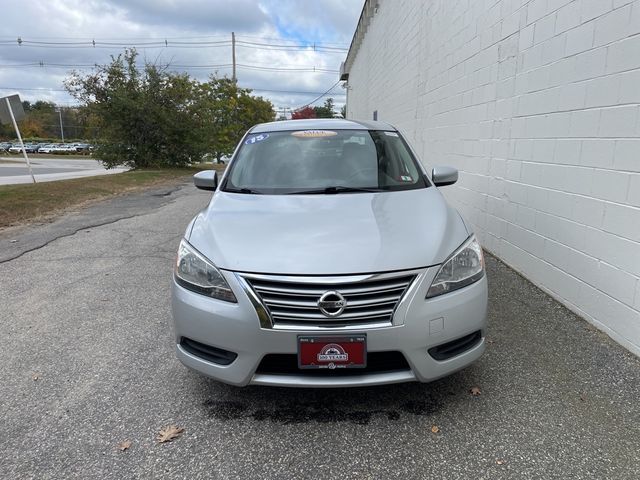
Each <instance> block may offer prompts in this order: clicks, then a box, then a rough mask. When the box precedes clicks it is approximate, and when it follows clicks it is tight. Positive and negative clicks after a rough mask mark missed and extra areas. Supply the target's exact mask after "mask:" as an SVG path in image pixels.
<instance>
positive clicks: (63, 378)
mask: <svg viewBox="0 0 640 480" xmlns="http://www.w3.org/2000/svg"><path fill="white" fill-rule="evenodd" d="M207 199H208V195H207V194H205V193H201V192H198V191H196V190H195V189H194V188H193V187H190V186H184V187H183V188H181V189H178V190H174V191H171V190H168V189H166V190H155V191H152V192H147V193H144V194H136V195H131V196H127V197H119V198H116V199H114V200H112V201H108V202H103V203H101V204H98V205H95V206H93V207H91V208H89V209H87V210H85V211H83V212H82V213H81V214H80V215H74V216H67V217H63V218H61V219H60V220H58V221H56V222H54V223H53V224H48V225H40V226H34V227H29V228H27V229H22V230H15V229H14V230H12V231H5V232H4V233H0V252H1V254H2V255H1V256H0V279H1V280H0V298H1V299H2V301H1V306H2V308H1V309H0V331H1V332H2V334H1V335H0V398H1V399H2V400H1V401H0V413H1V415H2V419H3V424H4V427H3V432H2V435H0V471H2V474H3V476H4V477H5V478H38V479H45V478H52V479H53V478H55V479H59V478H65V479H71V478H82V479H89V478H191V479H193V478H283V479H290V478H330V477H337V478H358V479H367V478H404V479H412V478H446V479H456V478H464V479H468V478H473V479H482V478H487V479H488V478H491V479H496V478H498V479H499V478H545V479H547V478H563V479H564V478H576V479H579V478H592V479H605V478H612V479H613V478H615V479H638V478H640V459H639V455H640V454H639V452H640V401H639V397H640V361H639V359H638V358H637V357H635V356H633V355H631V354H630V353H628V352H627V351H625V350H624V349H623V348H622V347H620V346H618V345H617V344H615V343H614V342H613V341H611V340H610V339H609V338H608V337H607V336H605V335H604V334H601V333H599V332H598V331H596V330H594V329H593V328H592V327H590V326H589V325H588V324H587V323H586V322H585V321H584V320H582V319H580V318H578V317H576V316H575V315H573V314H572V313H571V312H569V311H568V310H566V309H565V308H563V307H562V306H561V305H559V304H558V303H557V302H555V301H554V300H552V299H551V298H550V297H548V296H547V295H545V294H544V293H542V292H541V291H540V290H538V289H537V288H535V287H534V286H532V285H531V284H530V283H529V282H527V281H526V280H524V279H523V278H522V277H520V276H519V275H517V274H516V273H515V272H513V271H512V270H511V269H509V268H508V267H506V266H505V265H504V264H502V263H500V262H498V261H497V260H495V259H494V258H492V257H488V259H487V264H488V275H489V282H490V297H491V298H490V311H489V314H490V324H489V337H488V338H489V345H488V349H487V353H486V354H485V355H484V356H483V358H482V359H481V360H480V361H479V362H477V363H476V364H475V365H473V366H471V367H469V368H467V369H466V370H464V371H462V372H459V373H457V374H455V375H453V376H451V377H448V378H445V379H442V380H439V381H437V382H434V383H431V384H426V385H422V384H404V385H394V386H389V387H375V388H361V389H344V390H342V389H340V390H307V389H304V390H294V389H281V388H263V387H248V388H244V389H237V388H233V387H229V386H226V385H223V384H220V383H217V382H215V381H212V380H208V379H206V378H203V377H201V376H199V375H197V374H195V373H192V372H190V371H188V370H186V369H185V368H184V367H183V366H181V365H180V364H179V363H178V361H177V360H176V359H175V357H174V354H173V345H172V337H171V329H170V324H171V317H170V308H169V282H170V275H171V268H172V260H173V257H174V252H175V249H176V247H177V244H178V241H179V238H180V237H181V235H182V233H183V230H184V228H185V226H186V224H187V222H188V221H189V220H190V218H191V216H192V215H193V214H194V213H195V212H197V211H198V210H199V209H200V208H202V207H203V206H204V205H205V204H206V201H207ZM474 386H477V387H479V388H480V390H481V392H482V393H481V395H479V396H472V395H471V394H470V393H469V390H470V388H471V387H474ZM171 424H175V425H178V426H180V427H183V428H184V429H185V432H184V434H183V436H182V437H180V438H178V439H176V440H175V441H173V442H172V443H168V444H162V445H160V444H157V443H156V442H155V436H156V434H157V432H158V431H159V430H160V428H162V427H163V426H166V425H171ZM433 426H437V427H438V428H439V432H437V433H433V432H432V427H433ZM126 440H128V441H130V442H131V446H130V448H129V449H127V450H126V451H121V450H119V449H118V444H119V443H120V442H123V441H126Z"/></svg>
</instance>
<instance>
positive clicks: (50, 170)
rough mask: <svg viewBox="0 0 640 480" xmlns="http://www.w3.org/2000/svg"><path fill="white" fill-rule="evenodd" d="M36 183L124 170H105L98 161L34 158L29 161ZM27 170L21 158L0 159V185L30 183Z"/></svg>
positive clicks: (122, 170) (5, 157)
mask: <svg viewBox="0 0 640 480" xmlns="http://www.w3.org/2000/svg"><path fill="white" fill-rule="evenodd" d="M29 162H30V163H31V168H32V170H33V174H34V176H35V177H36V182H51V181H54V180H65V179H69V178H80V177H93V176H96V175H106V174H112V173H120V172H124V171H126V170H127V169H126V168H121V167H117V168H111V169H106V168H104V166H103V165H102V163H100V162H99V161H98V160H93V159H80V158H72V159H69V158H64V157H58V158H55V157H52V158H43V157H36V158H31V159H30V160H29ZM31 182H32V179H31V175H30V174H29V168H28V167H27V164H26V162H25V161H24V158H22V156H12V157H8V156H2V157H0V185H13V184H18V183H31Z"/></svg>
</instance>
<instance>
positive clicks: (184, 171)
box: [0, 164, 224, 228]
mask: <svg viewBox="0 0 640 480" xmlns="http://www.w3.org/2000/svg"><path fill="white" fill-rule="evenodd" d="M206 168H211V164H208V165H200V166H195V167H190V168H171V169H169V168H167V169H141V170H132V171H129V172H124V173H116V174H112V175H100V176H96V177H84V178H74V179H70V180H58V181H54V182H42V183H36V184H30V183H29V184H20V185H0V228H6V227H10V226H15V225H22V224H25V223H31V222H34V221H40V220H44V219H47V218H50V217H52V216H55V215H56V214H59V213H61V212H63V211H65V210H68V209H70V208H73V207H78V206H81V205H83V204H86V203H88V202H95V201H98V200H102V199H105V198H108V197H111V196H114V195H120V194H123V193H129V192H134V191H140V190H145V189H148V188H152V187H157V186H162V185H169V184H176V183H178V182H181V181H184V180H185V179H187V178H188V177H189V176H190V175H193V174H194V173H196V172H198V171H201V170H204V169H206ZM214 168H216V169H218V170H223V169H224V166H223V165H220V166H219V167H218V166H217V165H216V166H215V167H214Z"/></svg>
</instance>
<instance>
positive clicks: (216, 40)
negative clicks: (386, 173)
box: [0, 0, 364, 108]
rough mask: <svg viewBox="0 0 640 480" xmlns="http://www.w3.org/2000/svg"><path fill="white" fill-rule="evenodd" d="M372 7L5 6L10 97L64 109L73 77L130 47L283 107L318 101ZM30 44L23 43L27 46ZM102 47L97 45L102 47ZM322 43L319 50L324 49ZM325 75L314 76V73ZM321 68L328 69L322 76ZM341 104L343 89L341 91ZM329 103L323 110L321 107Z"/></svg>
mask: <svg viewBox="0 0 640 480" xmlns="http://www.w3.org/2000/svg"><path fill="white" fill-rule="evenodd" d="M363 3H364V0H315V1H310V0H304V1H303V0H23V1H21V2H18V1H12V2H7V3H5V2H3V7H2V23H1V25H0V94H3V95H4V94H8V93H12V92H15V91H17V92H19V93H20V94H21V95H22V97H23V98H25V99H27V100H36V99H45V100H51V101H54V102H56V103H58V104H62V105H72V104H73V103H74V100H73V99H72V98H71V97H70V96H69V95H68V94H66V93H65V92H64V91H63V90H62V89H63V87H62V81H63V79H64V78H65V77H66V76H67V75H68V73H69V71H70V70H72V69H76V70H87V71H90V69H91V65H95V64H105V63H108V62H109V60H110V55H114V54H117V53H119V52H121V51H122V49H123V48H124V46H125V45H130V46H136V48H137V49H138V51H139V52H140V60H141V62H144V61H145V60H148V61H152V62H158V63H168V64H170V65H172V67H171V68H172V69H174V70H179V71H186V72H188V73H189V74H190V75H192V76H194V77H196V78H199V79H202V80H204V79H206V78H207V76H208V75H210V74H211V73H217V74H218V75H219V76H223V75H227V76H231V68H230V66H229V65H230V64H231V46H230V40H231V32H232V31H234V32H235V33H236V41H237V46H236V61H237V64H238V70H237V76H238V82H239V83H240V85H241V86H243V87H249V88H253V89H255V92H254V93H255V94H257V95H262V96H264V97H267V98H269V99H270V100H271V101H272V102H273V103H274V105H275V106H276V107H278V108H284V107H287V108H295V107H299V106H302V105H305V104H306V103H308V102H310V101H312V100H313V99H314V98H316V97H317V96H319V95H320V94H321V93H323V92H325V91H326V90H327V89H329V88H330V87H331V86H332V85H334V84H335V83H336V82H337V80H338V73H336V71H337V70H338V69H339V67H340V62H341V61H343V60H344V58H345V56H346V50H347V48H348V47H349V43H350V42H351V37H352V36H353V32H354V29H355V27H356V24H357V21H358V18H359V15H360V11H361V9H362V5H363ZM18 39H20V40H21V44H19V43H18ZM93 41H95V46H94V45H93ZM314 45H315V48H314ZM314 69H315V70H316V71H313V70H314ZM318 70H319V71H318ZM330 96H332V97H334V98H335V100H336V104H337V105H338V106H339V105H341V104H342V103H344V98H345V97H344V90H343V89H342V88H341V87H340V85H338V86H336V87H335V88H334V89H333V90H331V95H330ZM321 102H322V100H320V101H319V102H318V103H321Z"/></svg>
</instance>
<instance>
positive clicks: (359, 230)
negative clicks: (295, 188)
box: [188, 187, 469, 275]
mask: <svg viewBox="0 0 640 480" xmlns="http://www.w3.org/2000/svg"><path fill="white" fill-rule="evenodd" d="M468 235H469V232H468V231H467V229H466V228H465V225H464V223H463V222H462V219H461V218H460V216H459V215H458V213H457V212H456V211H455V210H454V209H452V208H451V207H449V206H448V205H447V203H446V202H445V200H444V198H443V197H442V194H441V193H440V192H439V191H438V190H437V189H436V188H433V187H431V188H426V189H419V190H407V191H398V192H379V193H346V194H330V195H246V194H237V193H227V192H222V191H219V192H216V193H215V194H214V195H213V198H212V200H211V203H210V204H209V206H208V208H207V209H205V210H204V211H202V212H201V213H200V214H199V215H198V216H197V217H196V218H195V219H194V222H193V227H192V229H191V233H190V235H189V238H188V240H189V242H190V243H191V244H192V245H193V246H194V247H195V248H197V249H198V250H199V251H200V252H201V253H203V254H204V255H205V256H206V257H208V258H209V259H210V260H211V261H212V262H213V263H214V264H215V265H216V266H218V267H219V268H222V269H226V270H233V271H240V272H254V273H271V274H291V275H336V274H355V273H371V272H384V271H392V270H404V269H412V268H419V267H425V266H430V265H436V264H439V263H442V261H444V260H445V259H446V258H447V257H448V256H449V255H450V254H451V253H452V252H453V251H454V250H455V249H456V248H457V247H458V246H459V245H460V244H461V243H462V242H463V241H464V240H465V239H466V238H467V236H468Z"/></svg>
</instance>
